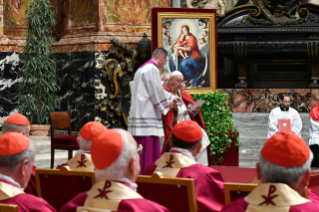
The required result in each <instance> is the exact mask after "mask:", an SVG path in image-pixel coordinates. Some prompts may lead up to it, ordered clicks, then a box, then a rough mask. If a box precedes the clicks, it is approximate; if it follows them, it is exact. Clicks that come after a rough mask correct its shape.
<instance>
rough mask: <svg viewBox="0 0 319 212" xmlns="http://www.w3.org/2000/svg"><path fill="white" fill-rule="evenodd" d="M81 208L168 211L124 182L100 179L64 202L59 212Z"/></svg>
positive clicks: (148, 211) (137, 211)
mask: <svg viewBox="0 0 319 212" xmlns="http://www.w3.org/2000/svg"><path fill="white" fill-rule="evenodd" d="M77 208H81V210H88V211H90V209H93V208H94V209H100V210H109V211H126V212H128V211H132V212H133V211H134V212H142V211H143V212H164V211H165V212H168V211H169V210H168V209H166V208H165V207H163V206H161V205H159V204H157V203H155V202H152V201H150V200H146V199H143V197H142V196H141V195H139V194H138V193H137V192H136V191H134V189H133V188H132V187H131V186H130V185H129V184H126V183H122V182H117V181H109V180H101V181H99V182H98V183H96V184H95V185H94V186H93V187H92V189H91V190H90V191H88V192H83V193H80V194H78V195H77V196H76V197H74V198H73V199H72V200H71V201H69V202H68V203H66V204H65V205H64V206H63V207H62V208H61V209H60V212H72V211H74V212H76V210H77Z"/></svg>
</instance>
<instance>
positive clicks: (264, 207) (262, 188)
mask: <svg viewBox="0 0 319 212" xmlns="http://www.w3.org/2000/svg"><path fill="white" fill-rule="evenodd" d="M233 211H236V212H245V211H254V212H259V211H260V212H264V211H276V212H277V211H278V212H281V211H282V212H315V211H319V205H318V204H317V203H314V202H312V201H311V200H308V199H305V198H303V197H302V196H300V195H299V193H297V192H296V191H295V190H293V189H292V188H290V187H289V186H288V185H286V184H282V183H262V184H259V185H258V186H257V187H256V188H255V189H254V190H253V191H252V192H251V193H250V194H249V195H248V196H246V197H245V198H241V199H238V200H236V201H234V202H231V203H229V204H228V205H226V206H225V207H224V208H223V209H222V210H221V212H233Z"/></svg>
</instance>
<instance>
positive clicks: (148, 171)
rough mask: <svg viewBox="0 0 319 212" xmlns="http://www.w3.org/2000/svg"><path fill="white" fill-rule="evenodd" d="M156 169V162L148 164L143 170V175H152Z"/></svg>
mask: <svg viewBox="0 0 319 212" xmlns="http://www.w3.org/2000/svg"><path fill="white" fill-rule="evenodd" d="M155 169H156V165H155V163H152V164H150V165H148V166H147V167H146V168H145V169H144V170H143V172H142V173H141V175H152V174H153V172H154V171H155Z"/></svg>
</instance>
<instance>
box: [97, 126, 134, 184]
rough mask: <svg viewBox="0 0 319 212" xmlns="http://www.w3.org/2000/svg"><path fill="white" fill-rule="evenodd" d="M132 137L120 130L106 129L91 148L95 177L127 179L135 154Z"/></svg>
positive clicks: (101, 178)
mask: <svg viewBox="0 0 319 212" xmlns="http://www.w3.org/2000/svg"><path fill="white" fill-rule="evenodd" d="M132 139H133V137H132V136H131V135H130V134H129V133H128V132H126V131H125V130H122V129H108V130H105V131H104V132H103V133H102V134H101V135H100V136H98V137H96V138H95V139H94V141H93V143H92V146H91V156H92V162H93V164H94V166H95V176H96V178H97V179H99V180H105V179H108V180H116V179H120V178H129V176H128V168H129V166H130V162H131V160H132V158H133V157H134V155H136V154H137V152H136V150H137V147H136V144H135V145H134V142H135V141H134V139H133V141H132Z"/></svg>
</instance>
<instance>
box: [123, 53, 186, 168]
mask: <svg viewBox="0 0 319 212" xmlns="http://www.w3.org/2000/svg"><path fill="white" fill-rule="evenodd" d="M166 58H167V51H166V50H165V49H163V48H157V49H155V50H154V52H153V54H152V59H151V60H149V61H148V62H146V63H145V64H143V65H142V66H141V67H140V68H139V69H138V70H137V71H136V73H135V76H134V80H133V81H132V82H131V84H130V85H131V92H132V97H131V110H130V116H129V122H128V131H129V132H130V133H131V134H132V135H133V136H134V138H135V140H136V142H137V143H138V144H141V145H142V146H143V149H144V150H143V153H142V154H141V155H140V164H141V170H143V169H144V168H145V167H146V166H148V165H149V164H151V163H153V162H154V161H156V160H157V159H158V158H160V156H161V154H160V140H159V137H163V136H164V132H163V121H162V114H163V115H166V114H167V112H168V111H169V109H170V105H169V102H168V100H167V99H166V94H165V93H164V92H165V91H164V89H163V88H162V83H161V77H160V72H159V69H160V68H162V67H163V65H164V64H165V62H166ZM175 101H180V99H179V98H177V99H175Z"/></svg>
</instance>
